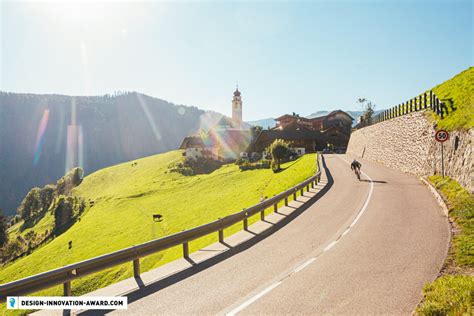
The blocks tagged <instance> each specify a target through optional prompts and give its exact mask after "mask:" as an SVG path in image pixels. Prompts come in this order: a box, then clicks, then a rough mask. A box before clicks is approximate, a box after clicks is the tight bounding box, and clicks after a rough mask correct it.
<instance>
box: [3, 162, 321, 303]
mask: <svg viewBox="0 0 474 316" xmlns="http://www.w3.org/2000/svg"><path fill="white" fill-rule="evenodd" d="M316 164H317V166H318V172H317V173H316V174H315V175H314V176H312V177H310V178H309V179H307V180H305V181H303V182H301V183H300V184H298V185H296V186H294V187H292V188H291V189H288V190H286V191H284V192H282V193H280V194H278V195H275V196H274V197H272V198H270V199H267V200H265V201H263V202H261V203H259V204H256V205H254V206H251V207H249V208H247V209H244V210H242V211H241V212H238V213H235V214H231V215H228V216H226V217H224V218H221V219H218V220H216V221H213V222H210V223H207V224H204V225H201V226H198V227H195V228H192V229H189V230H185V231H182V232H179V233H176V234H173V235H169V236H165V237H162V238H159V239H155V240H151V241H148V242H146V243H143V244H140V245H137V246H132V247H128V248H125V249H121V250H118V251H115V252H111V253H108V254H105V255H102V256H98V257H95V258H92V259H87V260H84V261H81V262H77V263H73V264H70V265H67V266H64V267H61V268H58V269H54V270H50V271H46V272H43V273H40V274H36V275H33V276H29V277H26V278H23V279H20V280H16V281H12V282H9V283H5V284H2V285H0V302H4V301H5V300H6V297H7V296H23V295H27V294H31V293H34V292H37V291H40V290H43V289H46V288H49V287H52V286H56V285H60V284H63V288H64V295H65V296H71V281H72V280H74V279H78V278H81V277H83V276H86V275H89V274H91V273H94V272H98V271H101V270H105V269H108V268H111V267H114V266H117V265H119V264H123V263H126V262H130V261H131V262H133V274H134V277H139V276H140V258H142V257H145V256H148V255H151V254H153V253H156V252H159V251H163V250H166V249H168V248H171V247H174V246H177V245H180V244H182V245H183V256H184V258H189V242H190V241H192V240H195V239H198V238H201V237H204V236H206V235H209V234H212V233H215V232H218V234H219V242H223V241H224V229H225V228H227V227H230V226H232V225H234V224H237V223H239V222H243V228H244V230H247V229H248V218H249V217H251V216H253V215H255V214H257V213H260V217H261V219H262V220H263V219H264V218H265V213H264V212H265V210H266V209H267V208H269V207H271V206H273V207H274V210H275V211H276V210H278V203H279V202H281V201H282V200H285V205H288V198H289V197H290V196H291V195H293V199H295V200H296V197H297V193H298V191H300V194H301V195H303V194H304V189H305V188H306V191H309V188H310V186H311V187H312V188H314V185H315V184H317V183H318V182H319V180H320V177H321V171H320V168H319V155H317V156H316Z"/></svg>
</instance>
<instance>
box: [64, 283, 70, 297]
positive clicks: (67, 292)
mask: <svg viewBox="0 0 474 316" xmlns="http://www.w3.org/2000/svg"><path fill="white" fill-rule="evenodd" d="M63 293H64V296H71V295H72V290H71V281H67V282H64V283H63Z"/></svg>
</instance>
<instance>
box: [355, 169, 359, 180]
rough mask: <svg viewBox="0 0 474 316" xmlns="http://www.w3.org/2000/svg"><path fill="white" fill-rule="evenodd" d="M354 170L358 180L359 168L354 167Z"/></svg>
mask: <svg viewBox="0 0 474 316" xmlns="http://www.w3.org/2000/svg"><path fill="white" fill-rule="evenodd" d="M354 172H355V174H356V176H357V179H358V180H359V181H360V170H359V168H354Z"/></svg>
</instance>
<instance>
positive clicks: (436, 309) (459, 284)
mask: <svg viewBox="0 0 474 316" xmlns="http://www.w3.org/2000/svg"><path fill="white" fill-rule="evenodd" d="M428 180H429V181H430V182H431V183H432V184H433V185H434V186H435V187H436V189H437V190H438V191H439V192H440V193H441V194H442V195H443V197H444V199H445V201H446V202H447V205H448V207H449V218H450V220H452V221H453V222H454V224H453V226H454V229H453V231H454V236H453V237H452V240H451V246H450V249H449V253H448V256H447V258H446V261H445V264H444V267H443V270H442V274H443V275H442V276H441V277H439V278H438V279H437V280H435V281H434V282H431V283H428V284H426V285H425V287H424V288H423V293H424V295H425V297H424V299H423V301H422V302H421V304H420V305H419V306H418V308H417V312H418V314H420V315H472V312H473V299H474V276H473V275H474V196H473V195H472V194H471V193H469V192H468V191H467V190H465V189H464V188H463V187H462V186H461V185H460V184H459V183H457V182H456V181H454V180H453V179H451V178H448V177H445V178H443V177H441V176H431V177H428Z"/></svg>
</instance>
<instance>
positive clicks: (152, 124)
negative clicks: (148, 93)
mask: <svg viewBox="0 0 474 316" xmlns="http://www.w3.org/2000/svg"><path fill="white" fill-rule="evenodd" d="M136 95H137V98H138V103H139V104H140V107H141V108H142V110H143V113H144V114H145V116H146V119H147V120H148V124H149V125H150V127H151V130H152V131H153V134H154V135H155V138H156V140H157V141H158V142H159V141H160V140H161V134H160V132H159V131H158V128H157V127H156V124H155V120H154V119H153V116H152V115H151V113H150V109H149V108H148V105H147V104H146V102H145V100H144V99H143V96H142V95H141V94H138V93H137V94H136Z"/></svg>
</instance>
